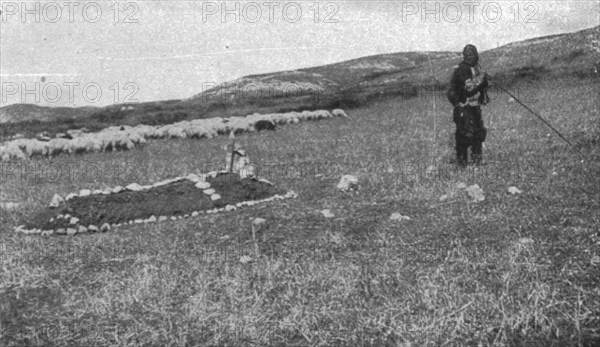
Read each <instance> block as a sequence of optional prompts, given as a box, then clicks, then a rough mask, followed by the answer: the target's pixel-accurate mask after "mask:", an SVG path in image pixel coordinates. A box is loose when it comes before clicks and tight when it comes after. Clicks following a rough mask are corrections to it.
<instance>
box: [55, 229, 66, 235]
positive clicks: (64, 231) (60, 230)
mask: <svg viewBox="0 0 600 347" xmlns="http://www.w3.org/2000/svg"><path fill="white" fill-rule="evenodd" d="M56 234H57V235H66V234H67V229H65V228H58V229H56Z"/></svg>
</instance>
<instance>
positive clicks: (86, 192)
mask: <svg viewBox="0 0 600 347" xmlns="http://www.w3.org/2000/svg"><path fill="white" fill-rule="evenodd" d="M90 195H92V191H91V190H89V189H82V190H80V191H79V196H90Z"/></svg>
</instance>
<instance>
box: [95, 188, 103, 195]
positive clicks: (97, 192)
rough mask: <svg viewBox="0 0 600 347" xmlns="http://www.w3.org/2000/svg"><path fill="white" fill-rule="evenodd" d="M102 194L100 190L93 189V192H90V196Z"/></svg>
mask: <svg viewBox="0 0 600 347" xmlns="http://www.w3.org/2000/svg"><path fill="white" fill-rule="evenodd" d="M103 193H104V191H103V190H100V189H94V191H93V192H92V194H94V195H98V194H103Z"/></svg>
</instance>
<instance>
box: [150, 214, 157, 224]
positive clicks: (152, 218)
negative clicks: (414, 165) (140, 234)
mask: <svg viewBox="0 0 600 347" xmlns="http://www.w3.org/2000/svg"><path fill="white" fill-rule="evenodd" d="M156 220H157V219H156V216H154V215H153V216H150V218H148V223H154V222H156Z"/></svg>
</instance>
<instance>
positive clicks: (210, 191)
mask: <svg viewBox="0 0 600 347" xmlns="http://www.w3.org/2000/svg"><path fill="white" fill-rule="evenodd" d="M215 192H216V190H214V189H212V188H209V189H205V190H204V194H206V195H213V194H214V193H215Z"/></svg>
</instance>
